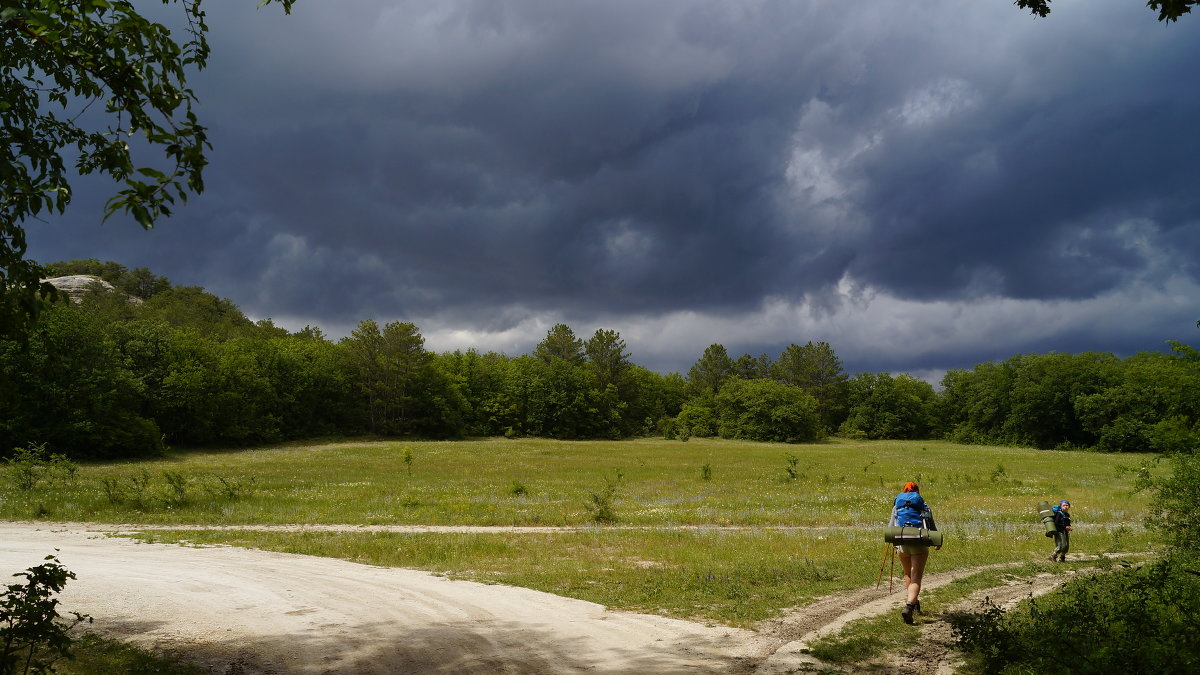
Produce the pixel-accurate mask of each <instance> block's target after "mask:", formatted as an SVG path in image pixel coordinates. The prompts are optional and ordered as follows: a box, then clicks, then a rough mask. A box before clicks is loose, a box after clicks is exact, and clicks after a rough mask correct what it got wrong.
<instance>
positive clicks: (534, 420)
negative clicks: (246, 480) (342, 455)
mask: <svg viewBox="0 0 1200 675" xmlns="http://www.w3.org/2000/svg"><path fill="white" fill-rule="evenodd" d="M48 269H49V271H50V273H51V276H60V275H68V274H89V275H94V276H97V277H100V278H102V279H104V280H105V281H107V282H108V283H109V284H111V285H112V287H113V288H114V289H115V290H111V291H110V290H107V289H103V288H100V287H99V285H97V286H96V287H95V288H92V289H89V290H88V291H87V292H85V293H84V294H83V296H82V297H81V298H79V299H78V301H77V302H75V303H71V302H68V301H67V300H66V298H65V294H62V295H63V298H62V301H60V302H58V303H56V304H54V305H53V306H51V307H49V308H47V309H46V310H45V311H43V312H42V314H41V316H40V318H39V320H38V322H37V324H36V327H35V328H34V329H33V330H32V331H31V332H30V333H29V334H28V335H26V336H23V337H22V338H21V339H8V340H2V341H0V449H3V450H4V451H5V452H7V451H8V449H11V448H17V447H25V446H28V445H30V444H45V448H46V449H47V450H48V451H51V452H58V453H64V454H67V455H70V456H72V457H76V458H115V457H136V456H149V455H154V454H156V453H159V452H161V451H162V450H163V448H164V446H165V445H167V444H172V445H180V446H201V445H253V444H262V443H271V442H277V441H282V440H289V439H301V438H314V437H326V436H358V435H368V434H369V435H378V436H404V435H413V436H420V437H429V438H459V437H467V436H495V435H508V436H543V437H552V438H563V439H577V438H624V437H630V436H639V435H647V434H662V435H665V436H667V437H668V438H679V439H681V440H687V439H688V438H689V437H691V436H723V437H728V438H743V439H750V440H764V441H782V442H803V441H812V440H816V439H819V438H822V437H824V436H826V435H828V434H832V433H838V434H843V435H846V436H849V437H857V438H870V439H876V438H896V439H912V438H948V439H951V440H954V441H958V442H967V443H999V444H1013V445H1022V446H1031V447H1039V448H1095V449H1098V450H1104V451H1121V452H1139V451H1154V452H1157V451H1170V450H1175V449H1182V448H1186V447H1194V445H1195V444H1196V440H1197V438H1198V436H1200V353H1198V352H1197V351H1196V350H1195V349H1193V348H1191V347H1189V346H1187V345H1184V344H1181V343H1171V347H1172V349H1171V351H1170V352H1146V353H1141V354H1137V355H1134V356H1130V357H1126V358H1118V357H1117V356H1114V355H1112V354H1102V353H1084V354H1060V353H1049V354H1024V355H1019V356H1014V357H1012V358H1010V359H1008V360H1006V361H1003V362H1001V363H983V364H980V365H977V366H975V367H974V368H972V369H969V370H953V371H950V372H948V373H947V374H946V376H945V378H944V380H943V381H942V388H941V390H935V388H934V387H933V386H932V385H930V384H929V383H927V382H924V381H922V380H919V379H917V378H914V377H912V376H909V375H904V374H901V375H891V374H888V373H858V374H856V375H854V376H853V377H851V376H850V375H849V374H848V373H846V372H845V371H844V370H843V368H842V363H841V361H840V359H838V357H837V354H836V352H835V351H834V349H833V348H832V347H831V346H830V345H829V344H827V343H824V342H817V343H813V342H807V343H805V344H804V345H797V344H792V345H790V346H788V347H787V348H786V349H785V350H784V351H783V352H782V353H781V354H780V355H779V356H778V357H777V358H775V359H772V358H771V357H769V356H768V355H766V354H763V355H759V356H753V355H750V354H744V355H741V356H740V357H737V358H734V357H732V356H731V355H730V354H729V353H728V352H727V351H726V349H725V347H724V346H722V345H720V344H713V345H711V346H709V347H708V348H707V349H706V350H705V351H704V353H703V354H701V355H700V356H699V357H698V359H697V361H696V363H695V364H694V365H693V366H692V367H691V368H690V370H689V371H688V373H687V374H686V375H680V374H677V373H670V374H666V375H664V374H660V373H657V372H654V371H652V370H649V369H647V368H644V367H641V366H639V365H637V364H636V363H635V362H634V361H633V360H632V356H631V354H630V353H629V352H628V351H627V347H626V344H625V342H624V340H622V339H621V336H620V334H619V333H617V332H616V331H613V330H604V329H601V330H597V331H596V332H595V333H594V334H593V335H592V336H591V337H589V338H587V339H584V338H582V337H577V336H576V335H575V333H574V331H572V329H571V328H570V327H569V326H566V325H563V324H559V325H556V326H554V327H553V328H552V329H551V330H550V331H549V332H548V333H547V335H546V336H545V339H544V340H542V342H540V343H539V344H538V345H537V346H536V348H535V349H534V350H533V352H532V353H531V354H526V355H520V356H509V355H505V354H497V353H494V352H487V353H480V352H477V351H475V350H467V351H465V352H463V351H455V352H449V353H441V354H438V353H434V352H431V351H429V350H427V349H426V348H425V344H424V339H423V338H422V336H421V334H420V331H419V329H418V327H417V326H415V325H413V324H411V323H406V322H394V323H388V324H386V325H383V326H380V325H378V324H377V323H376V322H374V321H362V322H361V323H360V324H359V325H358V327H357V328H356V329H355V330H354V331H353V332H352V333H351V335H349V336H347V337H346V338H343V339H341V340H338V341H332V340H330V339H328V338H327V337H326V336H325V335H324V334H323V333H322V332H321V330H320V329H319V328H314V327H306V328H304V329H303V330H300V331H297V332H294V333H293V332H289V331H287V330H286V329H283V328H280V327H278V326H275V325H274V324H273V323H272V322H271V321H270V320H263V321H257V322H254V321H251V320H250V319H248V318H247V317H246V316H245V315H244V314H243V313H242V312H241V310H240V309H239V308H238V307H237V305H236V304H234V303H233V302H231V301H230V300H227V299H221V298H217V297H215V296H213V295H212V294H210V293H207V292H205V291H204V289H202V288H199V287H193V286H175V285H172V284H171V283H170V281H169V280H167V279H166V278H164V277H161V276H156V275H154V274H153V273H152V272H150V271H149V270H147V269H145V268H136V269H133V270H130V269H128V268H126V267H125V266H123V265H120V264H117V263H112V262H100V261H98V260H94V259H89V260H73V261H69V262H62V263H55V264H53V265H49V266H48Z"/></svg>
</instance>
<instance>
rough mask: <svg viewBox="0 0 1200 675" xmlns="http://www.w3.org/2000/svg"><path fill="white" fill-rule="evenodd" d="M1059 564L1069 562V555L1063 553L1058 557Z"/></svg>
mask: <svg viewBox="0 0 1200 675" xmlns="http://www.w3.org/2000/svg"><path fill="white" fill-rule="evenodd" d="M1058 562H1067V554H1066V553H1062V554H1060V555H1059V556H1058Z"/></svg>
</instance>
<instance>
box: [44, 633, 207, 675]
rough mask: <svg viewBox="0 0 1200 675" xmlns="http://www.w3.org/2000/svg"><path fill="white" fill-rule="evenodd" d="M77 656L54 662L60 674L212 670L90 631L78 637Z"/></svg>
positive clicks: (168, 674)
mask: <svg viewBox="0 0 1200 675" xmlns="http://www.w3.org/2000/svg"><path fill="white" fill-rule="evenodd" d="M71 651H72V653H73V654H74V656H75V658H74V659H62V660H60V661H57V662H56V663H55V664H54V668H55V672H57V673H59V675H95V674H96V673H122V674H123V675H151V673H157V674H158V675H201V673H206V672H208V669H206V668H201V667H199V666H195V665H191V664H187V663H183V662H182V661H179V660H178V659H174V658H170V657H164V656H159V655H156V654H152V653H150V652H148V651H146V650H144V649H140V648H138V647H134V646H133V645H130V644H126V643H124V642H120V641H118V640H112V639H109V638H104V637H100V636H98V635H96V634H95V633H87V634H84V635H82V636H80V637H79V638H77V639H76V640H75V642H74V644H73V646H72V648H71Z"/></svg>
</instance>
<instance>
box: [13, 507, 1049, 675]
mask: <svg viewBox="0 0 1200 675" xmlns="http://www.w3.org/2000/svg"><path fill="white" fill-rule="evenodd" d="M101 529H102V530H107V531H112V530H114V529H122V528H120V527H119V526H95V525H90V526H89V525H82V524H47V523H14V522H0V576H3V577H4V578H8V575H10V574H12V573H13V572H18V571H21V570H23V569H26V568H28V567H30V566H32V565H35V564H38V563H40V562H41V560H42V558H44V557H45V556H46V555H47V554H49V553H52V552H54V551H55V549H57V550H58V553H57V555H58V557H59V559H60V560H61V561H62V563H63V564H64V565H65V566H66V567H67V568H68V569H70V570H72V571H73V572H75V574H76V575H77V576H78V579H76V580H74V581H72V582H70V583H69V584H68V586H67V589H66V590H65V591H64V593H63V595H62V600H63V605H64V607H65V608H66V609H70V610H77V611H81V612H84V613H87V614H91V615H92V616H93V617H95V624H94V625H93V630H95V631H96V632H101V633H103V634H107V635H111V636H113V637H119V638H121V639H124V640H128V641H131V642H133V643H135V644H138V645H141V646H144V647H148V648H151V649H154V650H158V651H163V652H167V653H174V654H179V655H182V656H185V657H186V658H187V659H188V660H190V661H195V662H198V663H200V664H202V665H205V666H207V667H208V668H209V669H210V670H211V672H214V673H235V672H236V673H247V674H249V673H578V672H588V673H633V672H637V673H703V672H712V673H730V672H732V673H748V672H756V673H785V672H794V671H796V670H803V669H808V668H812V667H813V666H814V665H819V664H815V660H814V659H813V658H812V657H811V656H809V655H808V654H806V653H805V651H804V650H805V646H806V644H807V643H808V642H810V641H812V640H813V639H815V638H816V637H819V636H820V635H823V634H827V633H828V632H830V631H832V630H835V629H836V628H838V627H840V626H841V625H844V624H845V623H846V622H848V621H850V620H853V619H855V618H859V617H864V616H872V615H874V614H879V613H883V612H888V611H893V610H894V609H895V608H896V607H897V606H898V603H899V601H900V595H899V593H898V592H893V593H889V592H888V591H887V588H886V585H885V586H884V588H883V589H882V590H876V589H874V588H871V589H862V590H859V591H854V592H850V593H846V594H842V595H838V596H833V597H829V598H826V599H823V600H821V601H818V602H816V603H814V604H812V605H809V606H807V607H805V608H802V609H799V610H796V611H794V612H792V613H790V614H788V615H787V616H785V617H782V618H780V619H777V620H773V621H770V622H765V623H764V624H763V625H762V626H760V629H759V630H758V631H749V630H741V629H734V628H727V627H720V626H716V627H713V626H705V625H702V624H697V623H692V622H688V621H681V620H676V619H668V618H664V617H659V616H650V615H643V614H634V613H630V612H620V611H610V610H607V609H605V608H604V607H602V606H600V605H597V604H594V603H590V602H585V601H582V600H574V599H571V598H563V597H559V596H555V595H550V594H547V593H542V592H539V591H533V590H528V589H524V588H515V587H509V586H499V585H486V584H479V583H473V582H468V581H452V580H449V579H445V578H441V577H437V576H434V575H432V574H429V573H427V572H421V571H416V570H407V569H396V568H382V567H372V566H368V565H361V564H356V563H350V562H345V561H341V560H334V559H329V558H317V557H311V556H302V555H290V554H284V553H272V552H267V551H257V550H248V549H239V548H227V547H204V548H192V547H184V546H178V545H165V544H143V543H138V542H136V541H133V540H130V539H125V538H112V537H108V536H105V534H103V533H102V532H100V531H98V530H101ZM966 573H969V571H959V572H955V573H947V574H941V575H937V574H934V575H929V576H927V577H926V587H927V588H933V587H936V586H939V585H942V584H945V583H948V582H949V581H950V580H952V579H953V578H956V577H957V576H960V575H962V574H966ZM1044 585H1045V584H1044ZM1047 587H1049V586H1048V585H1047Z"/></svg>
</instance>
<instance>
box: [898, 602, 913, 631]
mask: <svg viewBox="0 0 1200 675" xmlns="http://www.w3.org/2000/svg"><path fill="white" fill-rule="evenodd" d="M916 608H917V605H916V603H914V602H906V603H904V609H902V610H900V618H901V619H904V623H906V624H908V625H910V626H911V625H912V622H913V618H912V615H913V610H914V609H916Z"/></svg>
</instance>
